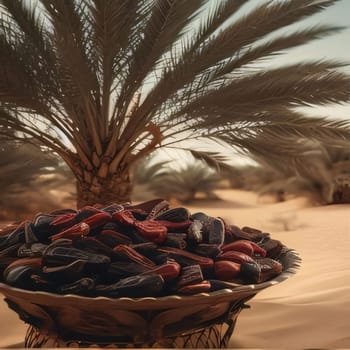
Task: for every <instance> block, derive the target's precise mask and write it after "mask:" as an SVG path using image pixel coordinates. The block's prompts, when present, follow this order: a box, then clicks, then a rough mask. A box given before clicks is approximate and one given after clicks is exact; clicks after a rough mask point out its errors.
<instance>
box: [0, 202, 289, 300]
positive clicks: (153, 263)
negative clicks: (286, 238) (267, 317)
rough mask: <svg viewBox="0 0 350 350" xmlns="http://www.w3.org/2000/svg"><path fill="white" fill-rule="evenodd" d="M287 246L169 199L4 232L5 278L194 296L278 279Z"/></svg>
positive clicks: (1, 272)
mask: <svg viewBox="0 0 350 350" xmlns="http://www.w3.org/2000/svg"><path fill="white" fill-rule="evenodd" d="M283 248H284V246H283V244H282V243H281V242H279V241H277V240H273V239H271V238H270V235H269V234H268V233H263V232H262V231H260V230H257V229H253V228H250V227H243V228H242V229H240V228H239V227H237V226H234V225H229V224H227V223H225V222H224V221H223V220H222V219H221V218H216V217H211V216H208V215H206V214H205V213H201V212H200V213H193V214H191V213H190V212H189V210H188V209H187V208H184V207H178V208H170V207H169V203H168V202H167V201H166V200H164V199H152V200H150V201H147V202H143V203H140V204H137V205H130V204H112V205H109V206H107V207H104V208H101V207H93V206H87V207H83V208H81V209H79V210H72V209H65V210H58V211H55V212H51V213H47V214H43V213H39V214H37V215H36V216H35V217H34V218H33V220H32V221H25V222H22V223H20V224H18V225H11V226H8V227H6V228H4V229H3V230H0V280H1V281H2V282H4V283H7V284H9V285H11V286H14V287H17V288H22V289H28V290H33V291H34V290H42V291H47V292H52V293H59V294H68V293H69V294H79V295H84V296H90V297H95V296H107V297H134V298H138V297H148V296H154V297H157V296H165V295H171V294H183V295H189V294H196V293H201V292H210V291H215V290H218V289H222V288H232V287H233V286H235V285H237V286H239V285H242V284H251V283H254V284H255V283H261V282H264V281H267V280H269V279H271V278H274V277H276V276H277V275H279V274H280V273H281V272H282V270H283V267H282V265H281V263H280V262H279V260H278V258H279V255H280V254H281V252H282V251H283ZM228 282H229V284H228Z"/></svg>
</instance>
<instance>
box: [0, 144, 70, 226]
mask: <svg viewBox="0 0 350 350" xmlns="http://www.w3.org/2000/svg"><path fill="white" fill-rule="evenodd" d="M72 180H73V179H72V174H71V172H70V171H69V169H68V168H67V166H65V164H62V161H61V160H60V159H59V158H58V157H57V156H55V155H53V154H50V153H49V152H47V151H46V152H45V151H43V150H41V149H40V148H39V147H37V146H34V145H24V144H23V143H21V142H18V141H12V140H8V139H7V140H6V139H2V138H0V188H1V196H0V219H3V220H12V219H19V218H22V219H23V218H24V217H31V216H32V215H33V212H38V211H45V210H46V211H47V210H50V209H55V208H57V207H59V206H62V205H64V204H67V203H69V201H70V202H72V199H71V196H69V193H67V183H72ZM53 188H54V189H55V190H52V189H53ZM50 189H51V190H52V191H50ZM60 189H62V191H60Z"/></svg>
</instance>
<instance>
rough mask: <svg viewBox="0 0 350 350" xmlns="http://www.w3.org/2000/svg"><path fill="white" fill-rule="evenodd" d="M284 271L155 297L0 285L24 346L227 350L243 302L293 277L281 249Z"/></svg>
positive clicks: (288, 253) (293, 260)
mask: <svg viewBox="0 0 350 350" xmlns="http://www.w3.org/2000/svg"><path fill="white" fill-rule="evenodd" d="M279 260H280V262H281V263H282V265H283V272H282V274H280V275H279V276H278V277H276V278H274V279H272V280H270V281H267V282H264V283H261V284H255V285H253V284H251V285H239V286H237V285H235V284H232V285H231V286H230V288H226V289H222V290H219V291H215V292H211V293H200V294H196V295H192V296H179V295H170V296H164V297H159V298H153V297H145V298H137V299H136V298H134V299H133V298H127V297H123V298H115V299H113V298H106V297H96V298H89V297H83V296H78V295H71V294H69V295H59V294H53V293H47V292H41V291H34V292H33V291H28V290H23V289H18V288H13V287H10V286H8V285H6V284H3V283H0V293H2V294H3V295H4V296H5V301H6V302H7V303H8V306H9V307H10V308H11V309H12V310H14V311H15V312H17V314H18V315H19V317H20V318H21V320H23V321H24V322H26V323H28V324H29V325H30V328H29V330H28V332H27V335H26V339H25V346H26V347H43V346H46V347H69V346H75V347H79V346H80V347H89V346H91V345H98V346H106V345H109V346H115V347H120V346H123V347H163V348H164V347H178V348H180V347H196V348H198V347H202V348H208V347H209V348H218V347H226V346H227V343H228V340H229V339H230V337H231V335H232V332H233V330H234V326H235V322H236V319H237V317H238V315H239V313H240V311H241V310H242V309H243V308H245V307H247V306H246V305H245V302H246V301H248V300H249V299H251V298H252V297H254V295H256V294H257V293H258V292H260V291H261V290H264V289H265V288H268V287H271V286H273V285H275V284H277V283H280V282H282V281H284V280H286V279H287V278H289V277H290V276H291V275H292V274H294V273H295V271H296V270H297V268H298V266H299V264H300V258H299V256H298V254H296V253H295V252H294V251H292V250H288V249H287V248H284V250H283V254H282V255H281V257H280V259H279Z"/></svg>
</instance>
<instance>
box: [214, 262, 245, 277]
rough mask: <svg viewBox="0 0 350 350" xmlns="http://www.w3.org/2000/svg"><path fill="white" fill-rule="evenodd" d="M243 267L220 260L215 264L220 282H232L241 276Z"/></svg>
mask: <svg viewBox="0 0 350 350" xmlns="http://www.w3.org/2000/svg"><path fill="white" fill-rule="evenodd" d="M240 272H241V265H240V264H238V263H235V262H232V261H228V260H220V261H216V262H215V263H214V274H215V277H216V278H217V279H218V280H221V281H231V280H233V279H235V278H237V277H238V276H239V273H240Z"/></svg>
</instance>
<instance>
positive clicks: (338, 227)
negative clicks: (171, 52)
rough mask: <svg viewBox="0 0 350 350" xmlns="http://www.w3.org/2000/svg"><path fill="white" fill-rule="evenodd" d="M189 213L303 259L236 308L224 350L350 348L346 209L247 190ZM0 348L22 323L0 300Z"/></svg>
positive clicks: (224, 194)
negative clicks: (251, 232) (265, 235)
mask: <svg viewBox="0 0 350 350" xmlns="http://www.w3.org/2000/svg"><path fill="white" fill-rule="evenodd" d="M219 195H220V196H221V198H223V200H222V201H215V202H201V203H197V204H196V205H195V206H194V205H193V206H191V207H190V209H191V211H192V212H195V211H204V212H205V213H208V214H211V215H214V216H220V217H222V218H224V219H225V220H226V221H228V222H230V223H234V224H236V225H238V226H252V227H257V228H260V229H263V230H264V231H266V232H270V233H271V235H272V237H273V238H277V239H280V240H281V241H282V242H283V243H285V244H286V245H287V246H288V247H290V248H294V249H296V250H297V251H298V252H299V254H300V256H301V257H302V260H303V261H302V265H301V268H300V270H299V271H298V273H297V274H296V275H295V276H293V277H292V278H290V279H288V280H287V281H284V282H283V283H281V284H279V285H276V286H273V287H270V288H269V289H266V290H264V291H263V292H260V293H259V294H258V295H256V296H255V297H254V298H253V299H252V300H251V301H249V303H248V304H249V305H250V306H251V308H250V309H248V310H244V311H242V313H241V314H240V316H239V318H238V323H237V326H236V329H235V332H234V335H233V337H232V338H231V341H230V345H229V346H230V348H266V349H268V348H294V349H295V348H299V349H300V348H304V349H305V348H309V349H310V348H350V259H349V258H348V253H349V248H350V205H336V206H335V205H334V206H324V207H311V206H310V204H309V203H308V201H307V200H306V199H303V198H298V199H292V200H289V201H287V202H284V203H277V204H274V203H272V202H271V201H270V202H266V201H265V203H262V202H261V200H258V199H257V197H256V195H255V194H253V193H248V192H242V191H221V192H219ZM0 324H1V327H0V347H7V346H10V345H14V344H21V342H22V341H23V338H24V335H25V330H26V326H25V325H24V324H23V323H22V322H21V321H19V320H18V317H17V315H16V314H15V313H13V312H12V311H9V310H8V308H7V306H6V304H5V303H4V302H3V301H1V302H0Z"/></svg>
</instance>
